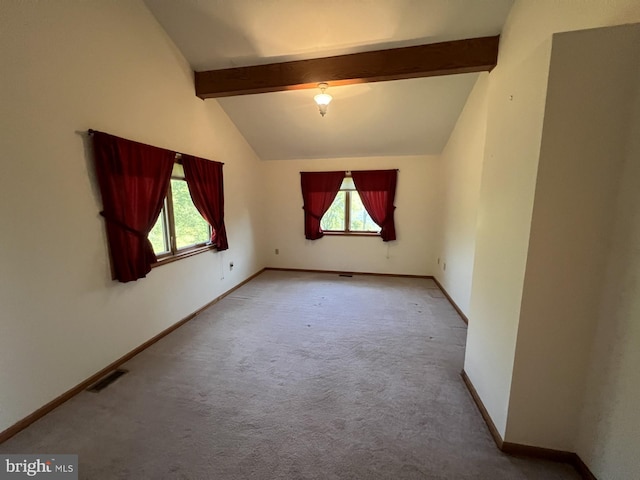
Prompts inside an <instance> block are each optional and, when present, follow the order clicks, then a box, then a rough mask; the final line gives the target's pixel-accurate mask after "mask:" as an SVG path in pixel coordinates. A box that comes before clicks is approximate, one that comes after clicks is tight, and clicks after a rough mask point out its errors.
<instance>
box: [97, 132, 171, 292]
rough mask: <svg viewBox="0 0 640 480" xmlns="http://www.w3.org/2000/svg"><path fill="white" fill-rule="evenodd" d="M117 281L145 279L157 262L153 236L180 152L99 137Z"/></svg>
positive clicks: (101, 179)
mask: <svg viewBox="0 0 640 480" xmlns="http://www.w3.org/2000/svg"><path fill="white" fill-rule="evenodd" d="M93 148H94V161H95V166H96V174H97V177H98V183H99V185H100V192H101V194H102V204H103V208H104V210H103V211H102V212H100V214H101V215H102V216H103V217H104V218H105V219H106V229H107V239H108V242H109V250H110V253H111V265H112V273H113V278H114V279H116V280H119V281H120V282H130V281H133V280H137V279H139V278H143V277H145V276H146V275H147V273H149V272H150V271H151V264H152V263H154V262H156V261H157V259H156V256H155V254H154V253H153V247H152V246H151V242H149V240H148V238H147V237H148V235H149V232H150V231H151V229H152V228H153V225H154V224H155V222H156V220H157V219H158V215H160V210H162V205H163V200H164V197H165V195H166V193H167V189H168V188H169V182H170V180H171V170H172V168H173V162H174V159H175V153H173V152H170V151H168V150H165V149H162V148H158V147H152V146H150V145H144V144H142V143H138V142H133V141H131V140H126V139H124V138H119V137H115V136H113V135H108V134H106V133H102V132H93Z"/></svg>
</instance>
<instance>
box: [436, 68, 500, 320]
mask: <svg viewBox="0 0 640 480" xmlns="http://www.w3.org/2000/svg"><path fill="white" fill-rule="evenodd" d="M488 86H489V74H488V73H483V74H482V75H480V76H479V78H478V81H477V82H476V84H475V86H474V87H473V90H472V91H471V94H470V95H469V98H468V100H467V103H466V104H465V107H464V109H463V110H462V113H461V114H460V118H458V122H457V123H456V126H455V128H454V130H453V132H452V133H451V136H450V137H449V141H448V142H447V145H446V147H445V148H444V150H443V152H442V155H441V156H440V161H439V164H440V169H441V171H440V175H441V181H440V189H441V192H440V194H439V197H440V198H439V205H440V206H439V210H440V219H441V222H442V223H441V226H440V228H439V247H438V251H437V252H436V255H437V258H436V262H435V263H436V273H435V276H436V278H437V279H438V281H439V282H440V283H441V284H442V286H443V287H444V288H445V289H446V290H447V292H448V293H449V295H450V296H451V298H452V299H453V300H454V302H456V305H458V307H459V308H460V309H461V310H462V311H463V312H464V313H465V314H466V315H468V314H469V300H470V298H471V280H472V277H473V260H474V255H475V245H476V243H475V240H476V218H477V212H478V197H479V195H480V179H481V175H482V163H483V160H484V142H485V138H486V119H487V89H488Z"/></svg>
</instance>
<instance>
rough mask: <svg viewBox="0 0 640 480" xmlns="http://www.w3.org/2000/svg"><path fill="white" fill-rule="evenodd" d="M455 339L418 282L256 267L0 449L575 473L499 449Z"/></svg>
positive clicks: (457, 328)
mask: <svg viewBox="0 0 640 480" xmlns="http://www.w3.org/2000/svg"><path fill="white" fill-rule="evenodd" d="M176 320H177V319H176ZM465 336H466V327H465V324H464V323H463V322H462V320H461V319H460V318H459V317H458V315H457V314H456V313H455V311H454V310H453V308H452V307H451V305H450V304H449V303H448V302H447V300H446V299H445V298H444V297H443V295H442V293H441V292H440V290H438V289H437V288H436V286H435V284H434V283H433V281H431V280H425V279H409V278H392V277H374V276H364V275H356V276H353V277H352V278H347V277H340V276H338V275H332V274H319V273H303V272H279V271H266V272H264V273H263V274H261V275H260V276H258V277H257V278H255V279H254V280H252V281H251V282H249V283H248V284H247V285H245V286H243V287H242V288H240V289H238V290H236V291H235V292H233V293H232V294H231V295H229V296H227V297H226V298H224V299H223V300H222V301H220V302H219V303H218V304H216V305H214V306H213V307H211V308H209V309H208V310H206V311H205V312H203V313H202V314H200V315H199V316H197V317H196V318H195V319H193V320H192V321H191V322H189V323H187V324H186V325H184V326H183V327H181V328H179V329H178V330H176V331H175V332H173V333H172V334H170V335H169V336H167V337H165V338H164V339H163V340H161V341H160V342H158V343H156V344H155V345H153V346H152V347H151V348H149V349H148V350H146V351H144V352H143V353H141V354H140V355H138V356H137V357H135V358H134V359H133V360H131V361H130V362H128V363H127V364H126V365H124V366H123V368H126V369H128V370H129V371H130V372H129V373H128V374H126V375H124V376H123V377H121V378H120V379H118V380H117V381H116V382H115V383H113V384H112V385H110V386H109V387H107V388H106V389H105V390H103V391H101V392H99V393H90V392H82V393H81V394H80V395H78V396H76V397H74V398H73V399H72V400H70V401H69V402H67V403H65V404H64V405H62V406H61V407H59V408H58V409H56V410H55V411H53V412H52V413H50V414H49V415H47V416H46V417H44V418H42V419H41V420H39V421H38V422H36V423H35V424H33V425H32V426H30V427H29V428H27V429H26V430H24V431H23V432H21V433H20V434H18V435H17V436H15V437H13V438H12V439H10V440H9V441H7V442H5V443H4V444H2V445H0V452H1V453H77V454H79V459H80V478H83V479H137V480H138V479H193V480H196V479H261V480H262V479H264V480H268V479H322V480H328V479H372V480H373V479H447V480H453V479H456V480H457V479H487V480H501V479H505V480H506V479H508V480H518V479H536V480H554V479H558V480H559V479H578V478H579V476H578V475H577V473H575V471H574V470H573V469H572V468H571V467H570V466H568V465H563V464H555V463H550V462H541V461H533V460H525V459H520V458H514V457H509V456H507V455H504V454H502V453H501V452H500V451H498V450H497V449H496V447H495V444H494V443H493V441H492V439H491V437H490V436H489V433H488V431H487V428H486V426H485V424H484V422H483V420H482V418H481V417H480V414H479V413H478V411H477V409H476V407H475V405H474V404H473V401H472V399H471V397H470V395H469V393H468V392H467V390H466V388H465V386H464V384H463V382H462V380H461V378H460V370H461V368H462V362H463V355H464V342H465Z"/></svg>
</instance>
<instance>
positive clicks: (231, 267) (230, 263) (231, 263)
mask: <svg viewBox="0 0 640 480" xmlns="http://www.w3.org/2000/svg"><path fill="white" fill-rule="evenodd" d="M229 270H233V262H229Z"/></svg>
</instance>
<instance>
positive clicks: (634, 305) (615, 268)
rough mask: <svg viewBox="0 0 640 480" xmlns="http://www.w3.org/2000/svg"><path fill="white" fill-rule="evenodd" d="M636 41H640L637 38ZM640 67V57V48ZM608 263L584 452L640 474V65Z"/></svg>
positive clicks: (597, 462) (609, 473) (603, 467)
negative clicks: (639, 368) (639, 133)
mask: <svg viewBox="0 0 640 480" xmlns="http://www.w3.org/2000/svg"><path fill="white" fill-rule="evenodd" d="M635 45H636V46H637V45H638V42H637V41H636V44H635ZM635 62H636V65H637V66H638V65H640V57H639V55H638V53H637V50H636V54H635ZM633 81H634V83H635V87H636V92H635V101H634V100H633V95H632V96H630V97H629V104H630V105H633V107H634V113H633V115H632V118H631V120H630V122H629V126H628V128H629V132H630V137H629V142H628V143H627V149H626V152H624V157H623V158H624V162H625V163H624V165H623V167H622V181H621V184H620V190H619V196H618V198H617V204H616V208H615V209H612V210H611V212H610V214H611V216H612V217H613V218H614V226H613V229H612V232H613V234H612V239H611V243H610V244H609V245H608V247H609V248H608V257H607V267H606V271H605V274H604V275H603V276H602V278H601V281H602V287H601V292H602V296H601V302H600V305H599V308H598V311H597V313H598V325H597V328H596V333H595V339H596V342H595V343H594V346H593V349H592V351H591V362H590V363H589V365H588V371H589V378H588V383H587V389H586V394H585V397H584V399H583V404H584V405H585V408H584V411H583V412H582V422H581V429H580V433H579V435H578V439H577V452H578V454H579V455H580V457H581V458H582V459H583V460H584V461H585V462H586V463H587V464H588V465H589V466H590V467H591V470H592V471H593V472H594V474H595V475H596V476H597V477H598V478H600V479H611V480H624V479H628V478H638V477H640V456H638V448H637V447H638V445H640V409H639V408H638V405H640V383H639V382H638V366H640V322H639V321H638V318H640V249H639V248H638V246H639V245H640V189H639V188H638V185H640V162H639V161H638V159H639V158H640V135H638V133H637V132H638V131H640V69H639V70H638V74H637V75H636V77H635V80H633Z"/></svg>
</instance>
